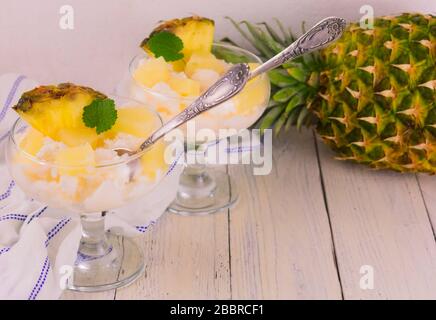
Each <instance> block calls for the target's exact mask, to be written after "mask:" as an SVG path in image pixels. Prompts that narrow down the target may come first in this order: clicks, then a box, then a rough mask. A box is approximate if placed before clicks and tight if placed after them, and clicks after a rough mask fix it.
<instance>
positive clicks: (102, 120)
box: [82, 98, 117, 134]
mask: <svg viewBox="0 0 436 320" xmlns="http://www.w3.org/2000/svg"><path fill="white" fill-rule="evenodd" d="M82 120H83V123H84V124H85V126H87V127H88V128H96V130H97V134H100V133H102V132H105V131H107V130H109V129H110V128H112V126H113V125H114V124H115V122H116V121H117V109H115V102H114V100H112V99H108V98H106V99H95V100H94V101H92V102H91V104H90V105H87V106H86V107H85V108H83V114H82Z"/></svg>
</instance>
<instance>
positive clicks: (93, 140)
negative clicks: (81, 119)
mask: <svg viewBox="0 0 436 320" xmlns="http://www.w3.org/2000/svg"><path fill="white" fill-rule="evenodd" d="M57 136H58V138H59V141H62V142H63V143H65V144H66V145H67V146H69V147H77V146H80V145H83V144H86V143H89V144H90V145H91V146H92V147H93V148H97V147H98V146H99V145H100V144H101V140H102V137H100V136H99V135H98V134H97V132H96V131H95V129H91V128H88V127H85V126H80V127H79V128H74V129H72V128H65V129H61V130H59V132H58V134H57Z"/></svg>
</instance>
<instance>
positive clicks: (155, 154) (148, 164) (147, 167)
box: [140, 141, 168, 180]
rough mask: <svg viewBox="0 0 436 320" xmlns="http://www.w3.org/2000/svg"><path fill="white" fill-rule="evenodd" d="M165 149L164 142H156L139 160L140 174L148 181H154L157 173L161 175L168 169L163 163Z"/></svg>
mask: <svg viewBox="0 0 436 320" xmlns="http://www.w3.org/2000/svg"><path fill="white" fill-rule="evenodd" d="M165 147H166V145H165V143H164V142H162V141H158V142H156V144H155V145H154V146H153V147H152V148H151V149H150V150H148V151H147V152H146V153H145V154H144V155H143V156H142V157H141V159H140V162H141V166H142V173H143V174H144V175H145V176H147V178H149V179H150V180H155V179H156V178H157V174H158V172H159V171H160V172H161V174H163V173H165V172H166V171H167V169H168V165H167V164H166V163H165Z"/></svg>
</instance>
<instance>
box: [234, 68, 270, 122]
mask: <svg viewBox="0 0 436 320" xmlns="http://www.w3.org/2000/svg"><path fill="white" fill-rule="evenodd" d="M258 65H259V64H258V63H249V66H250V69H251V70H253V69H254V68H255V67H257V66H258ZM269 91H270V86H269V80H268V77H266V76H265V75H261V76H257V77H256V78H254V79H251V80H250V81H248V82H247V84H246V85H245V88H244V89H243V90H242V91H241V92H240V93H239V94H238V95H237V96H236V97H235V98H234V99H235V103H236V110H237V113H238V114H249V113H251V112H252V111H253V110H254V109H256V108H258V107H260V106H262V105H263V104H265V103H267V99H268V96H269Z"/></svg>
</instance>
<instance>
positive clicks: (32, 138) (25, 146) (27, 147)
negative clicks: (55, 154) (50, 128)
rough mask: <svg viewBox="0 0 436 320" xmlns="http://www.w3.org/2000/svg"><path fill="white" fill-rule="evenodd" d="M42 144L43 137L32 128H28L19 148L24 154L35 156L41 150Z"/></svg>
mask: <svg viewBox="0 0 436 320" xmlns="http://www.w3.org/2000/svg"><path fill="white" fill-rule="evenodd" d="M43 143H44V135H43V134H42V133H41V132H39V131H37V130H35V129H33V128H29V129H28V130H27V132H26V134H25V136H24V137H23V139H22V140H21V141H20V148H21V149H22V150H24V151H25V152H26V153H28V154H30V155H32V156H35V155H36V154H37V153H38V151H39V150H40V149H41V147H42V145H43Z"/></svg>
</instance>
